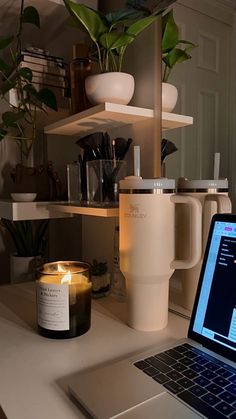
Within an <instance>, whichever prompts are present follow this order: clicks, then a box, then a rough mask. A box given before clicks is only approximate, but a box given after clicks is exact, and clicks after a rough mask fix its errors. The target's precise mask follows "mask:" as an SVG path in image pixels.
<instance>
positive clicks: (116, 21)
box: [63, 0, 157, 72]
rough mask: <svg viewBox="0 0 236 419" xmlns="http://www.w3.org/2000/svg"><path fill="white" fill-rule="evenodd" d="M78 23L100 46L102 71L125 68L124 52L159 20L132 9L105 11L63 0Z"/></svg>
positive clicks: (154, 14)
mask: <svg viewBox="0 0 236 419" xmlns="http://www.w3.org/2000/svg"><path fill="white" fill-rule="evenodd" d="M63 1H64V3H65V5H66V7H67V10H68V12H69V13H70V15H71V17H72V19H73V21H74V24H75V26H77V27H79V28H80V29H81V28H83V29H84V30H86V32H87V33H88V35H89V36H90V38H91V40H92V41H93V43H94V44H95V46H96V50H97V56H98V61H99V66H100V71H101V72H108V71H121V70H122V64H123V58H124V53H125V51H126V48H127V47H128V45H130V44H131V43H132V42H133V41H134V40H135V39H136V38H137V36H138V35H139V34H140V33H141V32H142V31H143V30H144V29H146V28H147V27H148V26H150V25H151V24H152V23H153V22H155V20H156V19H157V14H156V13H153V14H150V15H149V16H144V13H143V11H138V10H135V9H134V8H132V9H125V10H119V11H117V12H112V13H108V14H103V13H101V12H99V11H96V10H94V9H92V8H90V7H87V6H85V5H84V4H77V3H74V2H73V1H71V0H63Z"/></svg>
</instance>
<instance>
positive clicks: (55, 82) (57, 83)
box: [32, 75, 68, 89]
mask: <svg viewBox="0 0 236 419" xmlns="http://www.w3.org/2000/svg"><path fill="white" fill-rule="evenodd" d="M32 83H39V84H41V85H43V86H54V87H62V88H65V89H66V88H68V83H67V81H66V80H65V79H63V80H59V78H58V77H55V79H52V78H51V77H37V76H34V75H33V78H32Z"/></svg>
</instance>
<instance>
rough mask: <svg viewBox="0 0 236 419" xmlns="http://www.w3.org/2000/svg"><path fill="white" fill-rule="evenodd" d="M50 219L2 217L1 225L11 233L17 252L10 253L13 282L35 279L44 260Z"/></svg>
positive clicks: (11, 278)
mask: <svg viewBox="0 0 236 419" xmlns="http://www.w3.org/2000/svg"><path fill="white" fill-rule="evenodd" d="M48 223H49V220H40V221H29V220H27V221H11V220H7V219H5V218H2V219H1V221H0V226H1V229H2V233H4V230H5V231H7V232H8V234H9V235H10V237H11V239H12V241H13V243H14V245H15V252H14V253H12V254H11V255H10V280H11V282H12V283H17V282H25V281H33V280H34V279H35V275H36V268H37V266H39V265H40V264H42V262H43V255H44V252H45V247H46V242H47V240H46V237H45V235H46V230H47V227H48Z"/></svg>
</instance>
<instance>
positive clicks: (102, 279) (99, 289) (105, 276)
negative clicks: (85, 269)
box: [91, 259, 111, 298]
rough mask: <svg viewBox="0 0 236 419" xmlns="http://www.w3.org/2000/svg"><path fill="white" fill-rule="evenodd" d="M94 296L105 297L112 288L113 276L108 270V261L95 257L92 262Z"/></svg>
mask: <svg viewBox="0 0 236 419" xmlns="http://www.w3.org/2000/svg"><path fill="white" fill-rule="evenodd" d="M91 280H92V297H93V298H100V297H105V296H106V295H107V294H108V292H109V290H110V283H111V276H110V273H109V272H107V263H106V262H98V261H97V260H96V259H93V262H92V264H91Z"/></svg>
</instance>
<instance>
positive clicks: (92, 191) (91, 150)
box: [76, 132, 132, 207]
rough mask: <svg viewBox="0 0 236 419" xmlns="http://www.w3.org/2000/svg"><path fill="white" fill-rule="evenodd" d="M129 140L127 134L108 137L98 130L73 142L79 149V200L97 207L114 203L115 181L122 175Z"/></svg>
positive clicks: (116, 185)
mask: <svg viewBox="0 0 236 419" xmlns="http://www.w3.org/2000/svg"><path fill="white" fill-rule="evenodd" d="M131 143H132V139H131V138H129V139H128V140H126V139H124V138H122V137H118V138H115V139H113V140H111V139H110V137H109V135H108V134H107V133H102V132H97V133H94V134H91V135H87V136H85V137H83V138H80V139H79V140H78V141H77V142H76V144H77V145H78V146H79V147H80V148H81V149H82V150H83V154H82V155H80V156H79V162H80V165H81V189H82V200H83V201H86V202H87V203H88V204H89V205H92V206H99V207H106V206H109V207H110V206H117V205H118V183H119V181H120V180H121V179H123V178H124V177H125V176H126V162H125V161H124V158H125V156H126V154H127V152H128V150H129V148H130V144H131Z"/></svg>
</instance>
